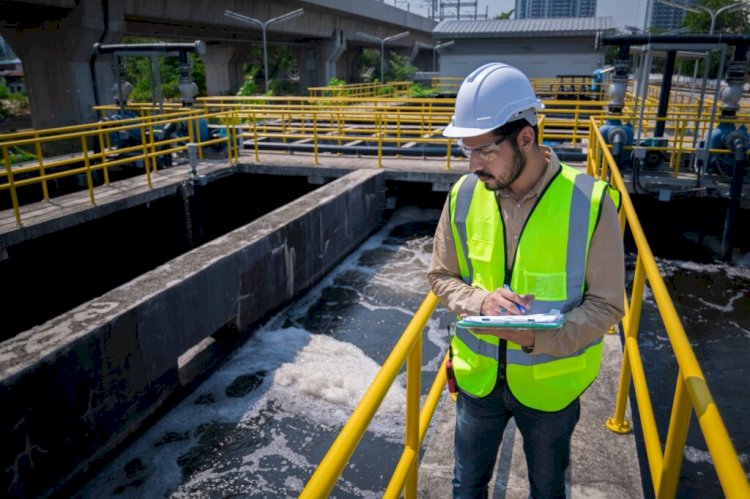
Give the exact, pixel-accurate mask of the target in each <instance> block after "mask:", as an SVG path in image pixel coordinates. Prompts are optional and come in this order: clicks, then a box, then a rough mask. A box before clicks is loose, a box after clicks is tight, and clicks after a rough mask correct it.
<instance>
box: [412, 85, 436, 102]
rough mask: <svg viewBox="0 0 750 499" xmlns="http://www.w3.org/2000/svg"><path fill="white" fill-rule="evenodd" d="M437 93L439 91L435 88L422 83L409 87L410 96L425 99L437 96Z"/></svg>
mask: <svg viewBox="0 0 750 499" xmlns="http://www.w3.org/2000/svg"><path fill="white" fill-rule="evenodd" d="M437 94H438V92H437V90H435V89H434V88H428V87H425V86H422V85H420V84H419V83H415V84H414V85H412V86H411V87H409V96H411V97H416V98H419V99H423V98H427V97H435V96H436V95H437Z"/></svg>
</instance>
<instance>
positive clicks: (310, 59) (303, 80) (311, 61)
mask: <svg viewBox="0 0 750 499" xmlns="http://www.w3.org/2000/svg"><path fill="white" fill-rule="evenodd" d="M317 52H318V51H317V50H316V49H315V47H298V48H294V49H292V54H294V58H295V59H296V60H297V70H298V72H299V93H300V94H301V95H308V92H307V89H308V88H310V87H317V86H321V85H327V84H328V82H320V81H319V80H318V73H319V71H318V60H319V58H318V53H317Z"/></svg>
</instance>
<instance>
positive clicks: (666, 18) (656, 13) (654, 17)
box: [648, 0, 696, 31]
mask: <svg viewBox="0 0 750 499" xmlns="http://www.w3.org/2000/svg"><path fill="white" fill-rule="evenodd" d="M650 1H651V2H652V7H651V22H650V23H649V25H648V26H649V28H650V29H654V28H656V29H657V30H659V31H672V30H675V29H677V28H679V27H680V26H682V20H683V19H684V18H685V12H686V11H685V10H684V9H678V8H677V7H670V6H669V5H664V4H663V3H661V2H657V1H656V0H650ZM695 2H696V0H682V3H684V4H685V5H692V4H694V3H695Z"/></svg>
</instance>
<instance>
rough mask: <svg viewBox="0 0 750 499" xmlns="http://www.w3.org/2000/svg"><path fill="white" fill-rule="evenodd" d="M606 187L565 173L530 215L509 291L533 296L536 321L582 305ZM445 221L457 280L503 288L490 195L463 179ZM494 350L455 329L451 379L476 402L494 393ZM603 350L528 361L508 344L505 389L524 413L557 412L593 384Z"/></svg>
mask: <svg viewBox="0 0 750 499" xmlns="http://www.w3.org/2000/svg"><path fill="white" fill-rule="evenodd" d="M605 186H606V184H604V182H597V181H596V180H595V179H594V178H592V177H590V176H588V175H583V174H580V173H579V172H578V171H576V170H574V169H573V168H570V167H568V166H566V165H563V166H562V167H561V170H560V171H559V172H558V174H557V175H556V176H555V178H554V179H553V180H552V181H551V182H550V184H549V185H548V187H547V189H546V190H545V191H544V193H543V194H542V196H541V197H540V199H539V200H538V202H537V205H536V206H535V207H534V209H533V210H532V212H531V214H530V215H529V219H528V220H527V222H526V226H525V227H524V229H523V231H522V235H521V237H520V240H519V244H518V249H517V251H516V257H515V258H514V265H513V269H514V270H513V272H512V276H511V277H512V279H511V285H512V287H513V288H514V289H515V291H516V292H518V293H521V294H526V293H535V294H537V299H536V300H535V301H534V304H533V311H534V313H542V312H548V311H550V310H552V309H555V308H556V309H560V310H562V311H567V310H570V309H572V308H575V307H576V306H578V305H579V304H580V302H581V300H582V299H583V292H584V278H585V269H586V258H587V254H588V247H589V243H590V240H591V236H592V234H593V229H594V227H595V225H596V220H597V217H598V214H599V207H600V203H601V199H602V195H603V192H605ZM566 207H567V210H566ZM472 209H473V210H475V211H473V212H472V211H471V210H472ZM451 220H452V226H453V230H454V239H455V241H456V251H457V254H458V258H459V268H460V269H461V276H462V278H463V279H464V280H465V281H466V282H468V283H470V284H472V285H474V286H479V287H483V288H485V289H487V290H493V289H495V288H497V287H500V286H502V284H503V283H504V282H505V279H506V276H505V260H506V256H505V253H504V251H505V240H504V239H505V234H504V227H503V224H502V219H501V217H500V213H499V210H498V207H497V201H496V198H495V193H494V192H492V191H489V190H488V189H486V188H485V187H484V185H483V184H481V183H480V182H479V181H478V179H477V177H476V176H475V175H470V176H466V177H463V178H462V179H461V180H460V181H459V182H458V183H457V184H456V186H455V187H454V190H453V191H452V193H451ZM470 236H471V237H470ZM535 241H536V243H535ZM540 241H542V242H543V243H544V244H540V243H539V242H540ZM498 245H501V248H502V251H499V250H498ZM563 254H564V255H565V256H564V257H561V256H560V255H563ZM467 255H468V257H467ZM461 260H463V262H461ZM547 333H548V332H547ZM537 334H545V332H544V331H540V332H538V333H537ZM499 343H500V342H499V339H498V338H497V337H495V336H491V335H476V334H474V333H472V332H471V331H469V330H466V329H461V328H457V329H456V336H455V339H454V342H453V345H454V347H453V355H454V371H455V372H456V379H457V381H458V384H459V386H460V387H461V389H462V390H464V391H466V392H468V393H469V394H471V395H474V396H478V397H482V396H485V395H487V394H489V393H490V392H491V391H492V389H493V387H494V384H495V381H496V379H497V369H498V359H499V358H500V356H499V348H498V345H499ZM601 347H602V342H601V339H599V340H597V341H595V342H593V343H592V344H591V345H587V346H585V347H583V348H582V349H581V350H579V351H578V352H574V353H572V354H570V355H568V356H565V357H552V356H549V355H529V354H526V353H524V352H523V351H522V350H521V349H520V346H519V345H516V344H514V343H512V342H508V344H507V359H506V362H507V378H508V384H509V386H510V388H511V390H512V391H513V393H514V395H515V396H516V398H518V399H519V400H520V401H521V402H522V403H524V404H525V405H527V406H529V407H534V408H537V409H540V410H545V411H555V410H559V409H562V408H564V407H565V406H567V405H568V404H569V403H570V402H572V401H573V400H575V398H576V397H578V396H579V395H580V394H581V393H582V392H583V390H585V389H586V388H587V387H588V386H589V384H590V383H591V382H592V381H593V380H594V379H595V378H596V375H597V374H598V370H599V364H600V360H601V350H602V349H601Z"/></svg>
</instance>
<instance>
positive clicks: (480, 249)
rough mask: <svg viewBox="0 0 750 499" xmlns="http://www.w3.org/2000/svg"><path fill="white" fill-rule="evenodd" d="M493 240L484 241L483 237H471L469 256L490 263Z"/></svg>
mask: <svg viewBox="0 0 750 499" xmlns="http://www.w3.org/2000/svg"><path fill="white" fill-rule="evenodd" d="M493 247H494V243H493V242H492V241H483V240H481V239H471V240H470V241H469V258H470V259H472V260H478V261H480V262H484V263H488V262H491V261H492V248H493Z"/></svg>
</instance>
